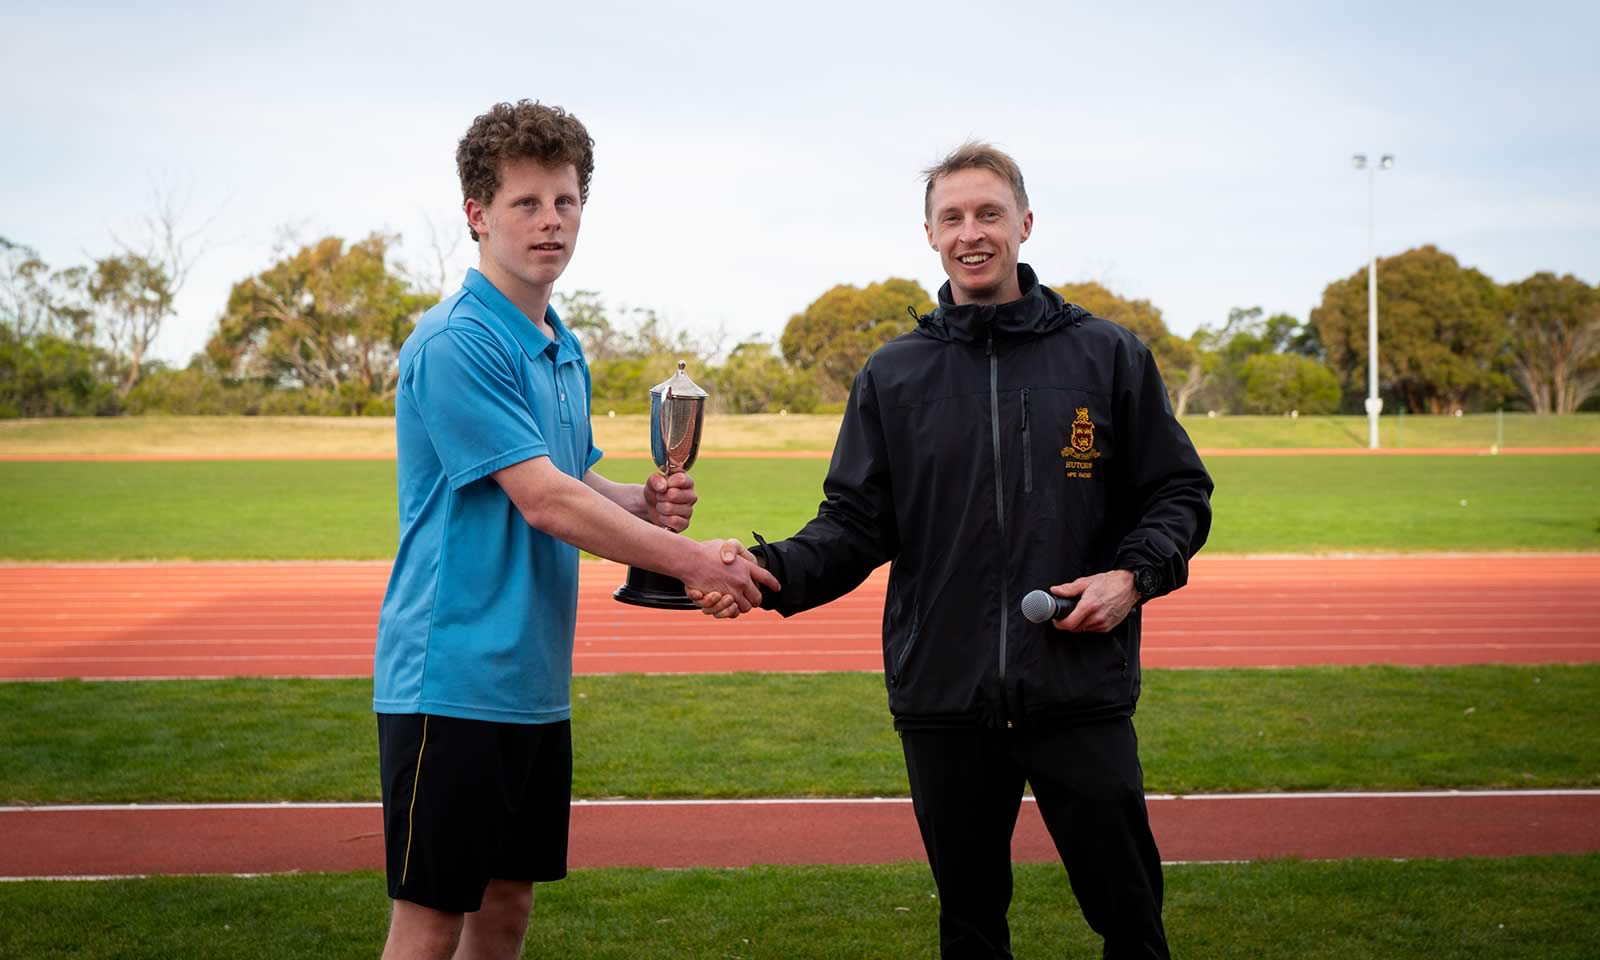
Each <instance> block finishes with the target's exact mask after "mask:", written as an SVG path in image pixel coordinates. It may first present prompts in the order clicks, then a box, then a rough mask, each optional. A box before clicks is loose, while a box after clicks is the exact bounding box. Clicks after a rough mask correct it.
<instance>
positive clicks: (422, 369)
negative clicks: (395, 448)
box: [411, 327, 550, 490]
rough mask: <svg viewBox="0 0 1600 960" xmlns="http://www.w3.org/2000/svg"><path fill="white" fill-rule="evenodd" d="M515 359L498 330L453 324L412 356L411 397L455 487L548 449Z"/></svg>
mask: <svg viewBox="0 0 1600 960" xmlns="http://www.w3.org/2000/svg"><path fill="white" fill-rule="evenodd" d="M512 360H513V358H512V357H509V356H507V355H506V351H505V348H504V347H502V346H501V345H500V343H499V342H498V341H496V340H495V339H494V338H493V337H490V336H488V335H487V334H483V333H478V332H475V331H471V330H466V329H461V328H457V327H451V328H450V329H448V330H445V331H444V332H442V333H440V334H439V335H438V336H436V337H434V338H433V339H432V340H429V341H428V342H427V343H426V344H424V345H423V347H422V349H421V350H420V351H419V352H418V353H417V358H416V360H415V361H413V363H412V367H411V391H412V397H413V398H414V400H415V401H416V405H417V410H418V411H419V412H420V414H421V416H422V422H423V423H424V424H425V425H426V426H427V428H428V439H429V440H430V441H432V443H433V450H434V453H436V454H437V455H438V457H439V462H440V464H442V465H443V467H444V471H445V475H446V476H447V477H449V479H450V489H452V490H459V489H461V488H462V487H464V486H466V485H467V484H469V483H471V482H473V481H474V480H481V479H483V478H484V477H487V476H488V475H489V474H491V473H493V472H495V471H496V470H501V469H504V468H505V467H509V466H511V465H512V464H514V463H521V462H522V461H524V460H531V459H533V458H534V457H542V456H547V455H549V452H550V448H549V446H548V445H547V444H546V443H545V440H544V434H542V433H541V432H540V431H539V424H538V421H536V420H535V419H534V417H533V412H532V411H530V410H529V409H528V402H527V400H526V399H525V398H524V397H523V395H522V391H521V389H519V388H518V386H517V381H516V377H515V376H514V375H513V372H512V371H513V367H512Z"/></svg>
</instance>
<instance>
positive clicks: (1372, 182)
mask: <svg viewBox="0 0 1600 960" xmlns="http://www.w3.org/2000/svg"><path fill="white" fill-rule="evenodd" d="M1351 162H1352V163H1353V164H1354V165H1355V168H1356V169H1357V170H1361V169H1365V170H1366V171H1367V448H1368V449H1370V450H1376V449H1378V414H1380V413H1382V412H1383V398H1382V397H1380V396H1378V255H1377V252H1376V248H1375V247H1374V245H1373V220H1374V216H1373V209H1374V206H1375V201H1374V199H1373V198H1374V196H1375V194H1376V193H1377V186H1378V171H1379V170H1387V169H1389V168H1390V167H1392V166H1394V154H1392V153H1386V154H1384V155H1383V157H1382V158H1381V159H1379V160H1378V162H1377V163H1374V164H1372V165H1371V166H1368V165H1367V155H1366V154H1364V153H1358V154H1356V155H1355V156H1354V157H1352V158H1351Z"/></svg>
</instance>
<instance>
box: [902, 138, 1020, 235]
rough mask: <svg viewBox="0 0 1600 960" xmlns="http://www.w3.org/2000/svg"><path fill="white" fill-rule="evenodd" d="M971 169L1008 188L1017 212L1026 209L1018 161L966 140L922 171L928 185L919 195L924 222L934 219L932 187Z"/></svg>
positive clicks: (991, 147)
mask: <svg viewBox="0 0 1600 960" xmlns="http://www.w3.org/2000/svg"><path fill="white" fill-rule="evenodd" d="M972 169H978V170H988V171H989V172H990V173H993V174H996V175H997V176H999V177H1000V179H1002V180H1004V181H1005V182H1006V183H1009V184H1011V192H1012V193H1013V194H1015V195H1016V198H1017V209H1018V210H1027V209H1028V191H1027V190H1026V189H1025V188H1024V187H1023V186H1022V168H1021V167H1019V166H1017V161H1015V160H1013V159H1011V155H1010V154H1008V153H1006V152H1005V151H1004V150H1000V149H997V148H996V147H994V146H991V145H990V144H987V143H983V142H981V141H978V140H968V141H967V142H966V143H963V144H962V145H961V146H959V147H956V148H955V149H954V150H952V151H950V155H949V156H947V157H945V158H944V159H943V160H941V161H939V162H938V163H936V164H934V165H933V166H931V167H929V168H928V169H926V170H924V171H922V176H923V178H924V179H925V180H926V181H927V183H928V188H927V189H926V190H924V191H923V194H922V218H923V220H931V219H932V218H933V185H934V184H935V183H937V182H938V181H939V179H940V178H941V177H948V176H950V175H951V174H952V173H957V172H959V171H961V170H972Z"/></svg>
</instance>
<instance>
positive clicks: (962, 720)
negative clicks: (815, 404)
mask: <svg viewBox="0 0 1600 960" xmlns="http://www.w3.org/2000/svg"><path fill="white" fill-rule="evenodd" d="M1018 279H1019V281H1020V283H1021V285H1022V290H1023V295H1022V297H1021V299H1019V300H1014V301H1012V302H1010V303H1005V304H999V305H979V304H970V305H962V306H957V305H955V304H954V303H952V302H951V300H950V286H949V284H948V283H947V284H945V286H944V287H943V288H941V289H940V291H939V306H938V307H937V308H936V309H935V310H934V311H933V312H932V313H931V314H928V315H927V316H924V317H921V318H919V322H918V326H917V329H916V330H914V331H912V332H911V333H908V334H905V335H904V336H901V337H897V338H896V339H894V340H892V341H890V342H889V343H887V344H885V345H884V346H883V347H882V348H880V349H879V350H878V351H877V352H876V353H874V354H873V355H872V357H871V358H870V359H868V361H867V363H866V364H865V366H863V367H862V369H861V372H860V373H859V374H857V376H856V379H855V383H854V384H853V385H852V387H851V390H850V400H849V404H848V405H847V407H846V408H845V414H844V421H843V423H842V425H841V426H840V429H839V440H838V443H837V444H836V445H835V447H834V451H833V462H832V463H831V465H830V466H829V468H828V476H827V479H826V480H825V481H824V482H823V492H824V494H825V497H826V499H825V500H824V501H823V503H822V505H821V506H820V508H819V509H818V512H817V516H816V518H815V519H814V520H812V521H810V522H809V523H807V524H806V526H805V528H804V529H802V530H801V531H800V532H799V533H797V534H796V535H795V536H793V537H791V538H789V539H788V540H783V541H779V542H775V543H772V544H768V545H766V546H763V547H758V548H756V550H757V552H758V553H759V554H760V555H761V556H762V558H763V560H764V561H765V562H766V564H767V565H768V567H769V568H770V569H771V570H772V572H773V574H774V575H775V576H776V577H777V578H778V580H779V582H781V583H782V584H783V589H782V591H781V592H776V593H775V592H772V591H765V592H764V596H763V602H762V606H763V607H766V608H769V609H773V610H777V611H778V612H780V613H782V614H783V615H784V616H789V615H791V614H795V613H799V612H800V611H802V610H808V609H810V608H812V607H817V606H820V605H822V604H825V603H827V602H829V601H830V600H834V599H836V598H838V597H840V596H843V595H844V594H846V593H848V592H850V591H851V590H853V589H855V588H856V587H857V586H858V585H859V584H860V583H861V582H862V580H864V579H865V578H866V577H867V575H868V574H869V573H871V572H872V571H873V570H874V569H876V568H877V567H878V566H879V565H881V564H883V563H886V562H890V561H892V562H893V567H892V568H891V569H890V573H889V590H888V597H887V599H886V602H885V604H884V611H883V666H884V676H885V680H886V682H887V684H888V688H889V708H890V711H891V712H892V713H893V714H894V717H895V726H896V727H897V728H900V729H909V728H914V727H941V726H950V727H966V726H1001V727H1005V726H1024V725H1033V724H1040V723H1051V722H1056V723H1060V722H1072V721H1081V720H1084V719H1090V718H1096V717H1109V716H1128V715H1131V714H1132V713H1133V710H1134V705H1135V703H1136V702H1137V701H1138V697H1139V684H1140V677H1139V623H1140V612H1139V610H1138V609H1134V610H1133V611H1131V612H1130V613H1129V614H1128V617H1127V619H1125V620H1124V621H1123V622H1122V623H1121V624H1120V625H1119V626H1118V627H1117V628H1116V629H1115V630H1113V631H1112V632H1110V633H1106V634H1094V633H1064V632H1061V631H1058V630H1056V629H1055V628H1054V627H1053V626H1051V625H1050V624H1049V623H1045V624H1039V625H1035V624H1032V623H1029V622H1028V621H1027V620H1025V619H1024V618H1023V617H1022V615H1021V613H1020V611H1019V609H1018V605H1019V603H1020V602H1021V599H1022V597H1023V595H1024V594H1026V593H1027V592H1028V591H1030V590H1035V589H1041V588H1044V587H1048V586H1049V585H1050V584H1055V583H1065V582H1067V581H1069V580H1073V579H1076V578H1078V577H1081V576H1087V575H1089V574H1094V573H1101V572H1104V571H1107V570H1114V569H1127V570H1134V569H1137V568H1140V567H1151V568H1153V569H1154V570H1155V571H1156V572H1157V573H1158V574H1159V579H1160V583H1161V587H1160V589H1159V590H1158V591H1157V595H1159V594H1161V593H1167V592H1170V591H1172V590H1176V589H1177V588H1179V587H1181V586H1183V585H1184V584H1185V583H1186V582H1187V581H1188V561H1189V558H1190V557H1192V556H1193V555H1194V553H1195V552H1196V551H1197V550H1199V549H1200V546H1201V545H1202V544H1204V543H1205V539H1206V534H1207V532H1208V531H1209V529H1210V525H1211V505H1210V496H1211V490H1212V484H1211V478H1210V477H1209V476H1208V475H1207V473H1206V471H1205V468H1204V466H1202V464H1201V462H1200V457H1199V455H1198V454H1197V453H1196V452H1195V449H1194V445H1193V444H1192V443H1191V442H1190V441H1189V436H1188V434H1187V433H1185V432H1184V430H1183V428H1182V427H1181V426H1179V424H1178V421H1177V419H1176V418H1175V417H1173V415H1172V409H1171V406H1170V405H1169V404H1168V402H1167V395H1166V390H1165V388H1164V387H1163V385H1162V382H1161V377H1160V375H1159V374H1158V373H1157V371H1156V365H1155V361H1154V359H1153V358H1152V357H1151V356H1150V352H1149V351H1148V350H1147V349H1146V348H1145V347H1144V345H1143V344H1141V343H1140V342H1139V340H1138V338H1137V337H1135V336H1134V335H1133V334H1132V333H1130V332H1128V331H1127V330H1125V329H1123V328H1122V327H1119V326H1117V325H1116V324H1113V323H1110V322H1108V321H1105V320H1101V319H1099V318H1097V317H1093V316H1091V315H1090V314H1089V313H1088V312H1087V311H1085V310H1083V309H1082V308H1081V307H1078V306H1075V305H1072V304H1068V303H1065V302H1064V301H1063V300H1062V298H1061V297H1060V296H1059V295H1058V294H1056V293H1055V292H1054V291H1053V290H1050V289H1048V288H1046V287H1044V286H1041V285H1040V284H1039V282H1038V279H1037V278H1036V277H1035V275H1034V272H1033V270H1032V269H1031V268H1029V267H1028V266H1027V265H1026V264H1021V265H1019V267H1018Z"/></svg>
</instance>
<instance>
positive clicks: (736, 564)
mask: <svg viewBox="0 0 1600 960" xmlns="http://www.w3.org/2000/svg"><path fill="white" fill-rule="evenodd" d="M693 553H694V559H693V562H692V566H691V568H690V572H689V574H688V575H687V576H684V577H682V578H681V579H682V580H683V586H684V592H685V593H687V594H688V595H689V599H690V600H693V601H694V603H695V605H696V606H698V607H699V608H700V612H702V613H704V614H706V615H707V616H712V617H716V618H717V619H718V620H732V619H733V618H735V617H737V616H738V615H739V614H741V613H749V612H750V611H751V610H754V609H755V608H757V607H759V606H761V588H762V587H766V588H767V589H769V590H780V589H782V586H781V585H780V584H779V583H778V579H777V578H776V577H774V576H773V575H772V574H771V573H769V572H768V571H767V569H766V568H765V567H763V566H762V565H761V561H760V560H758V559H756V557H755V555H754V554H752V553H751V552H750V551H749V550H748V549H746V548H745V546H744V544H742V543H740V542H739V541H738V540H732V539H730V540H706V541H704V542H703V543H698V544H695V545H694V547H693Z"/></svg>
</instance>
